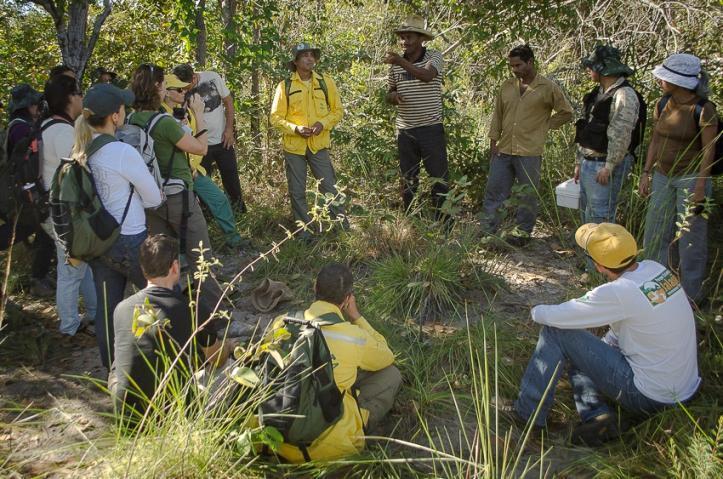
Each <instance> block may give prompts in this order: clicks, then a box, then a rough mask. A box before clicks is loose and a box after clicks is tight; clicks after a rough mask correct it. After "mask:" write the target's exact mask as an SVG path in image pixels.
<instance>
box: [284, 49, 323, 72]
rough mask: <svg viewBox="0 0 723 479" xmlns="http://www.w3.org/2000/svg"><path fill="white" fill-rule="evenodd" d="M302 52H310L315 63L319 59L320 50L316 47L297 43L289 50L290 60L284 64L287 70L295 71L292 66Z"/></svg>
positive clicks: (294, 66)
mask: <svg viewBox="0 0 723 479" xmlns="http://www.w3.org/2000/svg"><path fill="white" fill-rule="evenodd" d="M303 52H312V53H313V54H314V58H316V61H319V58H321V50H320V49H319V48H318V47H316V46H314V45H312V44H310V43H306V42H301V43H297V44H296V45H294V46H293V47H292V48H291V60H289V61H288V63H287V64H286V66H287V67H289V70H291V71H296V64H294V61H296V58H297V57H298V56H299V53H303Z"/></svg>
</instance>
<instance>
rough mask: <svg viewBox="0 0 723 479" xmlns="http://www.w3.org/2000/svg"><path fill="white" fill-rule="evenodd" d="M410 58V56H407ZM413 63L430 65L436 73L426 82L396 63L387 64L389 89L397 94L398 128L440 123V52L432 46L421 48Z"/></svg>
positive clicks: (441, 66) (441, 68)
mask: <svg viewBox="0 0 723 479" xmlns="http://www.w3.org/2000/svg"><path fill="white" fill-rule="evenodd" d="M407 60H410V61H412V59H409V58H408V59H407ZM412 63H413V64H414V66H415V67H418V68H427V65H429V66H432V67H434V69H435V70H436V71H437V75H436V76H435V77H434V78H433V79H432V81H429V82H423V81H422V80H420V79H418V78H416V77H415V76H414V75H412V74H411V73H409V72H408V71H406V70H405V69H404V68H402V67H400V66H399V65H392V66H391V67H390V68H389V78H388V80H387V84H388V88H389V91H396V92H397V93H398V94H399V97H400V98H401V100H402V101H401V103H400V104H399V105H397V120H396V127H397V129H398V130H407V129H410V128H418V127H420V126H430V125H436V124H437V123H442V80H443V78H444V61H443V60H442V54H441V53H439V52H438V51H435V50H428V49H426V48H425V49H423V51H422V56H421V57H420V58H418V59H416V60H414V61H412Z"/></svg>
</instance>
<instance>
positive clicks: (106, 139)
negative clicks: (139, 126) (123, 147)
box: [76, 133, 135, 226]
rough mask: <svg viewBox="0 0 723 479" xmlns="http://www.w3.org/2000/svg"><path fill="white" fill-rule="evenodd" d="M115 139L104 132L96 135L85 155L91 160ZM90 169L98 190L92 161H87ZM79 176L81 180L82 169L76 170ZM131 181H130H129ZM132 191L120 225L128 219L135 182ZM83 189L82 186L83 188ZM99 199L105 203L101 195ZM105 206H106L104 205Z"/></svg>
mask: <svg viewBox="0 0 723 479" xmlns="http://www.w3.org/2000/svg"><path fill="white" fill-rule="evenodd" d="M114 141H118V140H116V139H115V137H114V136H111V135H107V134H105V133H104V134H102V135H99V136H96V137H95V138H93V141H91V142H90V146H89V147H88V148H87V149H86V150H85V155H86V158H88V160H90V157H91V156H93V155H94V154H96V153H98V151H100V149H101V148H103V147H104V146H105V145H108V144H109V143H113V142H114ZM87 165H88V170H90V181H91V183H92V184H93V189H94V190H96V191H97V189H96V187H95V179H94V178H93V170H91V168H90V161H88V162H87ZM76 171H77V173H76V174H78V175H79V176H78V180H79V181H80V169H78V170H76ZM129 183H130V182H129ZM130 185H131V187H130V192H129V193H128V200H127V201H126V206H125V208H124V209H123V216H122V217H121V220H120V222H119V223H118V224H119V226H122V225H123V222H124V221H125V220H126V216H128V210H129V209H130V207H131V200H132V199H133V192H134V191H135V187H134V186H133V183H130ZM81 190H82V188H81ZM98 200H100V202H101V204H102V203H103V200H101V198H100V196H98ZM103 208H105V206H103Z"/></svg>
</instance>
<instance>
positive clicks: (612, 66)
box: [582, 45, 633, 77]
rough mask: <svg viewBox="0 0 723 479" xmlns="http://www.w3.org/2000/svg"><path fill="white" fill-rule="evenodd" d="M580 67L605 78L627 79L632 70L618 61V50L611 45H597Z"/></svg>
mask: <svg viewBox="0 0 723 479" xmlns="http://www.w3.org/2000/svg"><path fill="white" fill-rule="evenodd" d="M582 65H583V66H585V67H587V68H589V69H590V70H592V71H594V72H597V73H599V74H600V75H602V76H605V77H629V76H630V75H632V74H633V69H632V68H630V67H629V66H627V65H626V64H624V63H623V62H622V61H621V60H620V50H618V49H617V48H615V47H613V46H611V45H598V46H596V47H595V49H594V50H593V52H592V53H591V54H590V56H588V57H587V58H583V59H582Z"/></svg>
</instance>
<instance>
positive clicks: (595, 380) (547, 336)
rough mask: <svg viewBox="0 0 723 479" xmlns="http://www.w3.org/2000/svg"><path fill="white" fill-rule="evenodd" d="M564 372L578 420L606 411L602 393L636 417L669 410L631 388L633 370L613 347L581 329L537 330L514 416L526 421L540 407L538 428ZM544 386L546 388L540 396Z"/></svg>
mask: <svg viewBox="0 0 723 479" xmlns="http://www.w3.org/2000/svg"><path fill="white" fill-rule="evenodd" d="M558 365H559V366H558ZM556 368H557V369H556ZM565 370H567V374H568V378H569V380H570V383H571V384H572V390H573V395H574V398H575V407H576V408H577V412H578V414H579V415H580V418H581V420H582V422H587V421H590V420H591V419H593V418H595V417H597V416H599V415H601V414H604V413H607V412H609V411H610V409H609V407H608V405H607V404H606V403H605V402H604V399H603V395H604V396H607V397H609V398H613V399H615V400H616V401H617V402H619V403H620V404H621V405H622V406H623V408H625V409H627V410H629V411H631V412H634V413H638V414H646V415H647V414H652V413H654V412H655V411H658V410H660V409H663V408H664V407H667V406H669V405H668V404H665V403H661V402H658V401H654V400H653V399H650V398H648V397H646V396H645V395H644V394H643V393H641V392H640V391H639V390H638V388H637V387H635V384H634V383H633V370H632V369H631V368H630V364H629V363H628V361H627V360H626V359H625V356H623V354H622V353H621V352H620V350H618V349H617V348H614V347H612V346H610V345H608V344H606V343H605V342H603V341H602V340H601V339H600V338H598V337H596V336H595V335H593V334H592V333H589V332H587V331H585V330H580V329H558V328H553V327H550V326H543V327H542V330H541V331H540V337H539V338H538V341H537V347H536V348H535V352H534V353H533V354H532V358H530V362H529V363H527V369H526V370H525V374H524V376H523V377H522V384H521V385H520V394H519V397H518V398H517V401H516V402H515V410H516V411H517V413H518V414H519V415H520V416H521V417H522V418H525V419H528V418H530V417H531V416H532V415H533V414H534V413H535V410H537V407H538V404H541V405H540V411H539V412H538V414H537V418H536V420H535V424H536V425H537V426H541V427H544V426H545V422H546V419H547V414H548V413H549V412H550V408H551V407H552V402H553V398H554V394H555V387H556V386H557V382H558V380H559V379H560V376H561V375H562V373H563V372H564V371H565ZM548 384H550V387H549V390H548V392H547V395H545V389H547V387H548Z"/></svg>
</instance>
